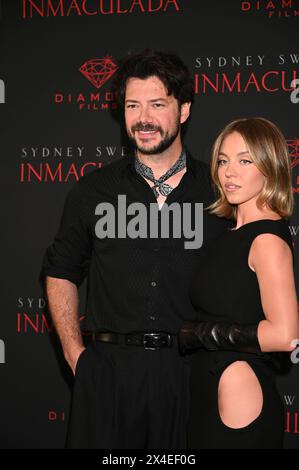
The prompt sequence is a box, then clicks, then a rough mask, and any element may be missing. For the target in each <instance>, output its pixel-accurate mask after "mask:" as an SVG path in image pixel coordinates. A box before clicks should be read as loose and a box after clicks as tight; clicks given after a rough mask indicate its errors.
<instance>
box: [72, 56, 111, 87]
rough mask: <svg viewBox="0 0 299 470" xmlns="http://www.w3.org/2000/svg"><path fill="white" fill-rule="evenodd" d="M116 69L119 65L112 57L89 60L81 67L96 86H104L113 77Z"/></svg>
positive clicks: (83, 72) (82, 71)
mask: <svg viewBox="0 0 299 470" xmlns="http://www.w3.org/2000/svg"><path fill="white" fill-rule="evenodd" d="M116 69H117V65H116V64H115V63H114V62H113V60H112V58H111V57H104V58H103V59H92V60H88V61H87V62H85V63H84V64H83V65H81V67H80V68H79V70H80V72H81V73H82V74H83V75H84V77H86V78H87V80H89V81H90V82H91V83H92V84H93V85H94V86H95V87H96V88H100V87H101V86H103V85H104V83H106V82H107V81H108V80H109V78H110V77H112V75H113V74H114V72H115V71H116Z"/></svg>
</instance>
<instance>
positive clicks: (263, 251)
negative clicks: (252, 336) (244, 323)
mask: <svg viewBox="0 0 299 470" xmlns="http://www.w3.org/2000/svg"><path fill="white" fill-rule="evenodd" d="M248 264H249V266H250V268H251V269H252V270H253V271H255V273H256V276H257V280H258V283H259V288H260V295H261V303H262V307H263V311H264V315H265V317H266V319H265V320H262V321H261V322H260V323H259V325H258V332H257V333H258V340H259V344H260V347H261V350H262V351H264V352H273V351H292V350H293V349H294V347H295V346H291V342H292V340H294V339H296V338H298V337H299V316H298V308H297V295H296V288H295V281H294V272H293V258H292V253H291V250H290V248H289V246H288V245H287V243H286V242H284V241H283V240H282V239H281V238H280V237H278V236H276V235H273V234H269V233H264V234H261V235H259V236H257V237H256V238H255V239H254V241H253V243H252V245H251V248H250V252H249V256H248Z"/></svg>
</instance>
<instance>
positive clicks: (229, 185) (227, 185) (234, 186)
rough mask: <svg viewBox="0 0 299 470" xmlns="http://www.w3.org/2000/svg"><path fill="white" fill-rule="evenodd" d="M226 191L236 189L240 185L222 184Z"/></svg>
mask: <svg viewBox="0 0 299 470" xmlns="http://www.w3.org/2000/svg"><path fill="white" fill-rule="evenodd" d="M224 187H225V189H226V191H237V189H240V188H241V186H238V185H236V184H233V183H226V184H225V185H224Z"/></svg>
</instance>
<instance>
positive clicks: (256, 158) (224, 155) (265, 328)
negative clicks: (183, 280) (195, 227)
mask: <svg viewBox="0 0 299 470" xmlns="http://www.w3.org/2000/svg"><path fill="white" fill-rule="evenodd" d="M211 169H212V179H213V181H214V183H215V185H216V187H217V188H218V192H219V197H218V199H217V200H216V202H215V203H214V204H213V205H212V206H210V208H209V210H210V211H211V212H212V213H214V214H217V215H218V216H222V217H228V218H232V219H234V220H235V228H234V229H230V230H228V232H227V233H226V234H225V236H222V237H220V238H219V239H218V240H217V242H215V241H214V242H213V243H212V244H210V246H207V247H206V249H205V250H204V251H203V256H202V259H201V263H200V266H199V267H198V270H197V274H196V276H195V279H194V282H193V285H192V288H191V296H192V302H193V305H194V307H195V309H196V310H197V311H198V318H199V321H198V322H189V323H184V324H183V325H182V327H181V330H180V333H179V344H180V347H181V350H182V351H184V352H186V350H190V351H191V350H194V349H197V352H196V354H195V355H194V357H193V362H192V371H191V409H190V423H189V431H188V441H189V447H190V448H233V449H237V448H243V449H245V448H250V449H253V448H272V449H274V448H281V447H282V446H283V432H284V410H283V404H282V401H281V399H280V396H279V394H278V392H277V390H276V386H275V375H274V361H273V360H272V358H271V354H269V353H271V352H275V351H292V350H293V349H294V347H295V344H294V343H293V345H292V340H294V339H296V338H298V336H299V323H298V313H297V297H296V290H295V283H294V274H293V253H292V241H291V237H290V233H289V230H288V224H287V221H286V218H287V217H288V216H290V214H291V212H292V207H293V196H292V187H291V171H290V163H289V156H288V149H287V145H286V142H285V140H284V138H283V136H282V134H281V132H280V131H279V130H278V128H277V127H276V126H275V125H274V124H273V123H271V122H269V121H267V120H266V119H262V118H251V119H239V120H236V121H234V122H232V123H230V124H229V125H227V126H226V127H225V128H224V130H223V131H222V132H221V134H220V135H219V136H218V138H217V140H216V142H215V144H214V148H213V154H212V163H211Z"/></svg>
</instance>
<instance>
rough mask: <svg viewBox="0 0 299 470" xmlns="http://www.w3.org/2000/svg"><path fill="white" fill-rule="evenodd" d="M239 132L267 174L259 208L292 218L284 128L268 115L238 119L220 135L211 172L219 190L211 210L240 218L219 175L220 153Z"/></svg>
mask: <svg viewBox="0 0 299 470" xmlns="http://www.w3.org/2000/svg"><path fill="white" fill-rule="evenodd" d="M233 132H238V133H239V134H240V135H241V136H242V137H243V139H244V141H245V144H246V147H247V150H248V152H249V154H250V157H251V158H252V161H253V163H254V164H255V165H256V167H257V168H258V169H259V170H260V171H261V172H262V173H263V175H264V176H265V177H266V179H265V184H264V187H263V189H262V191H261V193H260V195H259V197H258V199H257V206H258V208H260V209H261V208H262V207H264V206H265V205H266V207H267V208H269V209H271V210H272V211H274V212H276V213H277V214H279V215H280V216H281V217H289V216H290V215H291V214H292V211H293V205H294V198H293V192H292V179H291V164H290V157H289V153H288V146H287V143H286V141H285V139H284V137H283V135H282V133H281V131H280V130H279V129H278V128H277V127H276V126H275V124H273V123H272V122H271V121H268V120H267V119H264V118H260V117H257V118H245V119H237V120H235V121H233V122H231V123H230V124H228V125H227V126H226V127H225V128H224V129H223V130H222V131H221V133H220V134H219V135H218V137H217V139H216V141H215V143H214V145H213V150H212V160H211V174H212V180H213V183H214V184H215V186H216V190H217V193H218V198H217V200H216V201H215V202H214V203H213V204H212V205H210V206H209V207H208V210H209V211H210V212H211V213H213V214H216V215H218V216H219V217H226V218H229V219H231V218H232V219H236V216H237V205H232V204H229V202H228V201H227V199H226V196H225V194H224V192H223V190H222V188H221V186H220V182H219V178H218V156H219V152H220V148H221V145H222V143H223V141H224V139H225V138H226V137H227V136H228V135H230V134H232V133H233Z"/></svg>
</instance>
